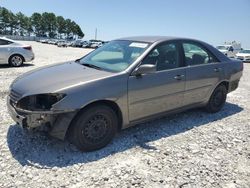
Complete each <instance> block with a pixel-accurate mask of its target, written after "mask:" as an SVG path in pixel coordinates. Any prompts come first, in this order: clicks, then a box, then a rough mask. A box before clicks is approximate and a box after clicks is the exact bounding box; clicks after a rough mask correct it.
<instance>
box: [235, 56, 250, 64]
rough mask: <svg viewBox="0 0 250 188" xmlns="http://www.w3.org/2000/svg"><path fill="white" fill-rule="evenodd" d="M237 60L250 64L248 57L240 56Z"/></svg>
mask: <svg viewBox="0 0 250 188" xmlns="http://www.w3.org/2000/svg"><path fill="white" fill-rule="evenodd" d="M236 58H237V59H239V60H241V61H243V62H244V63H246V62H250V58H247V57H241V56H238V57H236Z"/></svg>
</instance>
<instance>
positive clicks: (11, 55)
mask: <svg viewBox="0 0 250 188" xmlns="http://www.w3.org/2000/svg"><path fill="white" fill-rule="evenodd" d="M15 55H18V56H20V57H21V58H22V59H23V62H25V58H24V56H23V55H22V54H20V53H13V54H10V57H9V59H8V63H10V59H11V58H12V57H13V56H15Z"/></svg>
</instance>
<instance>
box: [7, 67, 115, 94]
mask: <svg viewBox="0 0 250 188" xmlns="http://www.w3.org/2000/svg"><path fill="white" fill-rule="evenodd" d="M113 74H114V73H110V72H106V71H101V70H96V69H93V68H88V67H85V66H83V65H80V64H78V63H75V62H67V63H63V64H57V65H54V66H49V67H44V68H40V69H36V70H33V71H30V72H27V73H25V74H23V75H22V76H20V77H18V78H17V79H16V80H15V81H14V82H13V83H12V85H11V89H12V90H14V91H15V92H17V93H19V94H20V95H22V96H27V95H32V94H39V93H54V92H56V91H59V90H63V89H64V88H68V87H71V86H74V85H82V84H85V83H86V82H90V81H93V80H97V79H102V78H106V77H109V76H112V75H113Z"/></svg>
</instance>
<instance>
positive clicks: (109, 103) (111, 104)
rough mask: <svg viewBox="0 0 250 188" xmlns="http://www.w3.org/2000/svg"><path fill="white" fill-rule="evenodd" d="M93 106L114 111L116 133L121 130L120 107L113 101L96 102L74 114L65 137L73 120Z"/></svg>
mask: <svg viewBox="0 0 250 188" xmlns="http://www.w3.org/2000/svg"><path fill="white" fill-rule="evenodd" d="M95 105H106V106H108V107H110V108H111V109H113V110H114V112H115V113H116V115H117V117H118V131H120V130H121V129H122V124H123V117H122V112H121V109H120V107H119V106H118V104H117V103H116V102H114V101H111V100H98V101H93V102H91V103H89V104H87V105H85V106H84V107H83V108H81V109H80V110H79V111H78V112H77V113H76V114H75V116H74V117H73V118H72V120H71V122H70V124H69V126H68V128H67V131H66V135H67V134H68V132H69V130H70V128H71V126H72V124H73V122H74V120H75V119H76V118H77V116H78V115H79V114H80V113H82V112H83V111H85V110H88V109H89V108H90V107H92V106H95Z"/></svg>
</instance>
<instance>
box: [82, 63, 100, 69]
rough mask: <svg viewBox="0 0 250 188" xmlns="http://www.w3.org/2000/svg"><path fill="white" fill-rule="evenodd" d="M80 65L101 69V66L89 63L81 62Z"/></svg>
mask: <svg viewBox="0 0 250 188" xmlns="http://www.w3.org/2000/svg"><path fill="white" fill-rule="evenodd" d="M81 65H83V66H86V67H90V68H94V69H97V70H102V68H101V67H98V66H96V65H93V64H89V63H81Z"/></svg>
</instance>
